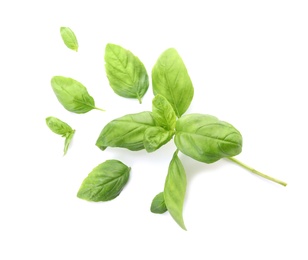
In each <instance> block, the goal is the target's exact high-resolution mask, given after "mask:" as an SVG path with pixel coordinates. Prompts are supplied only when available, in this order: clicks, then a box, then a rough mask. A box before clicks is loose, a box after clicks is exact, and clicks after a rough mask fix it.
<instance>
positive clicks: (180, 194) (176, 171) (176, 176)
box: [164, 152, 186, 230]
mask: <svg viewBox="0 0 308 260" xmlns="http://www.w3.org/2000/svg"><path fill="white" fill-rule="evenodd" d="M185 193H186V173H185V170H184V167H183V165H182V162H181V161H180V159H179V157H178V155H177V152H175V153H174V155H173V158H172V160H171V162H170V164H169V169H168V175H167V178H166V181H165V188H164V198H165V203H166V206H167V209H168V211H169V213H170V214H171V216H172V217H173V219H174V220H175V221H176V223H178V224H179V226H180V227H181V228H183V229H184V230H186V227H185V224H184V220H183V204H184V198H185Z"/></svg>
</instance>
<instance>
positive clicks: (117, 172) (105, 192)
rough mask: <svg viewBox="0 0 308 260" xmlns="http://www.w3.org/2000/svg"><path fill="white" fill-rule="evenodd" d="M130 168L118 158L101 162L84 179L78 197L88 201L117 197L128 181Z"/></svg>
mask: <svg viewBox="0 0 308 260" xmlns="http://www.w3.org/2000/svg"><path fill="white" fill-rule="evenodd" d="M130 169H131V168H130V167H127V166H126V165H125V164H124V163H122V162H120V161H118V160H107V161H105V162H103V163H101V164H100V165H98V166H97V167H96V168H94V169H93V170H92V172H90V173H89V175H88V176H87V177H86V178H85V179H84V181H83V182H82V184H81V186H80V189H79V191H78V193H77V197H78V198H80V199H84V200H88V201H108V200H112V199H114V198H116V197H117V196H118V195H119V194H120V192H121V191H122V189H123V188H124V186H125V184H126V183H127V181H128V178H129V172H130Z"/></svg>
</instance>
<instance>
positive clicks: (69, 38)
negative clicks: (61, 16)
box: [60, 27, 78, 51]
mask: <svg viewBox="0 0 308 260" xmlns="http://www.w3.org/2000/svg"><path fill="white" fill-rule="evenodd" d="M60 33H61V37H62V40H63V42H64V44H65V45H66V46H67V47H68V48H69V49H71V50H74V51H78V42H77V38H76V36H75V33H74V32H73V31H72V30H71V29H70V28H68V27H61V28H60Z"/></svg>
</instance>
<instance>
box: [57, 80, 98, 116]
mask: <svg viewBox="0 0 308 260" xmlns="http://www.w3.org/2000/svg"><path fill="white" fill-rule="evenodd" d="M51 86H52V89H53V91H54V93H55V94H56V96H57V98H58V100H59V102H60V103H61V104H62V105H63V106H64V108H65V109H67V110H68V111H70V112H73V113H77V114H83V113H87V112H89V111H90V110H92V109H97V108H96V107H95V103H94V99H93V98H92V97H91V96H90V95H89V93H88V91H87V89H86V87H85V86H84V85H82V84H81V83H80V82H78V81H77V80H74V79H72V78H67V77H62V76H55V77H53V78H52V79H51Z"/></svg>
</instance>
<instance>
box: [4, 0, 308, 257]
mask: <svg viewBox="0 0 308 260" xmlns="http://www.w3.org/2000/svg"><path fill="white" fill-rule="evenodd" d="M307 13H308V3H307V1H297V0H292V1H283V0H280V1H274V0H264V1H263V0H259V1H244V0H243V1H158V0H156V1H132V0H131V1H128V0H127V1H76V0H75V1H1V3H0V29H1V30H0V32H1V40H0V67H1V73H0V78H1V81H0V88H1V92H0V95H1V101H0V113H1V129H0V131H1V135H0V147H1V164H0V208H1V209H0V212H1V213H0V240H1V241H0V248H1V249H0V259H6V260H7V259H9V260H10V259H33V260H34V259H44V260H45V259H65V260H66V259H92V260H95V259H184V258H186V259H209V260H225V259H237V260H244V259H245V260H247V259H249V260H254V259H262V260H272V259H296V260H307V259H308V249H307V244H308V213H307V205H308V204H307V201H308V172H307V155H308V154H307V147H308V141H307V134H308V127H307V126H308V124H307V121H308V118H307V111H308V104H307V90H306V89H307V85H308V77H307V75H308V74H307V72H308V30H307V29H308V28H307V27H308V15H307ZM61 26H68V27H70V28H72V29H73V31H74V32H75V34H76V36H77V38H78V41H79V46H80V47H79V51H78V52H77V53H76V52H74V51H71V50H69V49H68V48H67V47H66V46H65V45H64V44H63V42H62V40H61V37H60V33H59V28H60V27H61ZM108 42H111V43H115V44H119V45H121V46H123V47H125V48H127V49H129V50H131V51H132V52H133V53H134V54H135V55H137V56H138V57H139V58H140V59H141V60H142V61H143V63H144V64H145V66H146V68H147V70H148V73H149V75H150V73H151V69H152V67H153V65H154V64H155V62H156V60H157V58H158V56H159V55H160V54H161V53H162V52H163V51H164V50H165V49H167V48H169V47H174V48H176V49H177V50H178V52H179V53H180V55H181V56H182V58H183V60H184V62H185V64H186V66H187V68H188V71H189V74H190V76H191V79H192V81H193V84H194V87H195V96H194V99H193V102H192V104H191V107H190V108H189V111H187V113H192V112H198V113H207V114H212V115H215V116H217V117H218V118H219V119H221V120H225V121H227V122H230V123H231V124H233V125H234V126H235V127H236V128H237V129H239V130H240V131H241V133H242V135H243V140H244V145H243V152H242V153H241V154H240V155H239V156H238V157H237V158H238V159H239V160H242V161H244V162H246V163H247V164H249V165H252V166H254V167H255V168H256V169H258V170H260V171H263V172H265V173H267V174H269V175H272V176H274V177H277V178H279V179H282V180H284V181H286V182H288V186H287V187H286V188H284V187H282V186H280V185H276V184H274V183H270V182H269V181H266V180H264V179H261V178H258V177H256V176H254V175H253V174H251V173H250V172H248V171H246V170H244V169H242V168H240V167H238V166H237V165H235V164H233V163H232V162H229V161H227V160H221V161H219V162H217V163H215V164H211V165H206V164H202V163H199V162H196V161H194V160H192V159H190V158H188V157H186V156H184V155H183V154H180V158H181V159H182V161H183V164H184V167H185V169H186V172H187V178H188V187H187V194H186V200H185V205H184V219H185V224H186V227H187V229H188V231H187V232H185V231H183V230H181V229H180V228H179V227H178V226H177V225H176V223H175V222H174V221H173V219H172V218H171V216H170V215H169V214H168V213H166V214H164V215H154V214H152V213H151V212H150V210H149V207H150V204H151V201H152V198H153V197H154V196H155V195H156V194H157V193H158V192H160V191H162V189H163V185H164V180H165V176H166V173H167V168H168V164H169V161H170V159H171V156H172V153H173V151H174V150H175V146H174V144H173V142H170V143H169V144H168V145H166V146H164V147H162V148H161V149H160V150H158V151H156V152H155V153H151V154H147V153H146V152H144V151H140V152H131V151H128V150H124V149H116V148H114V149H109V148H108V149H107V150H106V151H104V152H102V151H101V150H99V149H98V148H97V147H96V146H95V141H96V139H97V137H98V135H99V133H100V131H101V129H102V128H103V126H104V125H105V124H106V123H108V122H109V121H110V120H112V119H114V118H116V117H120V116H122V115H124V114H127V113H136V112H140V111H144V110H150V109H151V100H152V98H153V94H152V89H151V86H150V88H149V91H148V92H147V94H146V96H145V97H144V99H143V103H142V105H139V104H138V101H136V100H130V99H125V98H121V97H119V96H117V95H116V94H115V93H114V92H113V91H112V89H111V88H110V87H109V85H108V81H107V78H106V75H105V71H104V48H105V45H106V43H108ZM55 75H63V76H67V77H72V78H75V79H77V80H78V81H80V82H82V83H83V84H84V85H85V86H86V87H87V88H88V91H89V93H90V94H91V95H92V96H93V97H94V99H95V101H96V105H97V106H98V107H102V108H104V109H106V112H101V111H91V112H89V113H87V114H84V115H77V114H73V113H70V112H68V111H66V110H65V109H64V108H63V107H62V106H61V105H60V103H59V102H58V101H57V99H56V97H55V95H54V93H53V92H52V89H51V86H50V79H51V77H52V76H55ZM47 116H55V117H58V118H60V119H62V120H63V121H65V122H67V123H68V124H70V125H71V126H72V127H73V128H74V129H76V134H75V136H74V139H73V142H72V145H71V147H70V149H69V151H68V153H67V155H66V156H64V157H63V155H62V149H63V144H64V139H62V138H61V137H60V136H57V135H55V134H53V133H52V132H51V131H50V130H49V129H48V128H47V126H46V124H45V118H46V117H47ZM112 158H114V159H119V160H121V161H123V162H124V163H125V164H127V165H129V166H131V167H132V171H131V176H130V180H129V183H128V184H127V186H126V187H125V189H124V190H123V192H122V193H121V195H120V196H119V197H118V198H116V199H115V200H113V201H110V202H106V203H89V202H86V201H83V200H80V199H78V198H77V197H76V193H77V191H78V189H79V186H80V184H81V182H82V180H83V179H84V178H85V177H86V176H87V174H88V173H89V172H90V171H91V170H92V169H93V168H94V167H95V166H96V165H98V164H100V163H102V162H103V161H105V160H107V159H112Z"/></svg>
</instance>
